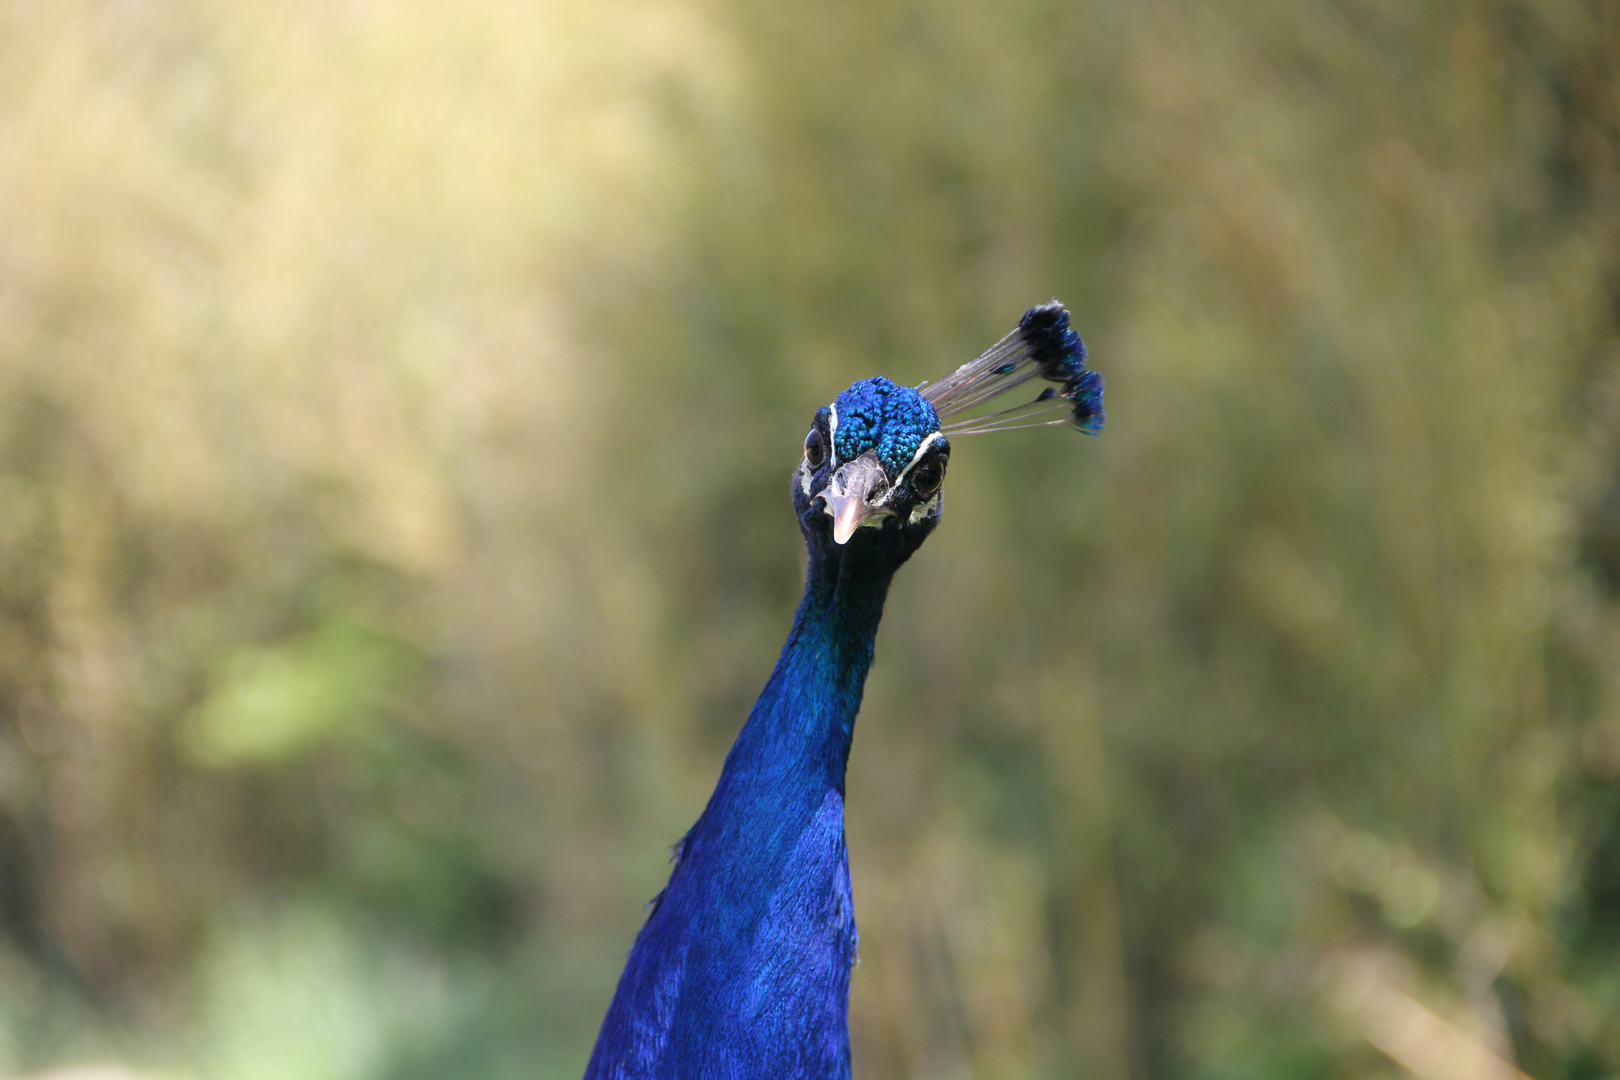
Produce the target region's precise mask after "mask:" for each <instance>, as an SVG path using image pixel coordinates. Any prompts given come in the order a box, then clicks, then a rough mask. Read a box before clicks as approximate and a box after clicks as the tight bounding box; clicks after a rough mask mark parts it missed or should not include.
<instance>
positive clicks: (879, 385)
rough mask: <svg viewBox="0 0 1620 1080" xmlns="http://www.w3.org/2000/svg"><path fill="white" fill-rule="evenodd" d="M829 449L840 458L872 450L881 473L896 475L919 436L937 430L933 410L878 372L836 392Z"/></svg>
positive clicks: (848, 458) (908, 389)
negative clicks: (835, 427) (835, 426)
mask: <svg viewBox="0 0 1620 1080" xmlns="http://www.w3.org/2000/svg"><path fill="white" fill-rule="evenodd" d="M833 407H834V408H835V409H837V410H838V430H837V433H836V435H835V438H834V448H835V449H836V450H837V453H838V459H839V460H840V461H854V460H855V459H856V458H857V457H860V456H861V454H863V453H865V452H866V451H868V450H876V451H877V456H878V461H879V462H881V463H882V465H883V468H884V471H886V472H888V473H889V474H890V475H891V476H898V475H899V474H900V470H901V469H904V468H905V467H906V465H907V464H908V463H909V462H910V461H911V459H912V457H913V455H915V454H916V453H917V448H918V447H920V446H921V445H922V442H923V440H924V439H926V438H927V437H928V436H930V435H932V434H933V433H934V432H936V431H938V430H939V414H938V413H937V412H935V411H934V407H933V406H932V405H930V404H929V403H928V399H927V398H925V397H923V396H922V395H921V394H919V393H918V392H917V391H915V390H913V389H912V388H911V387H909V386H899V385H897V384H896V383H894V382H893V381H891V380H889V379H885V378H883V377H882V376H881V375H880V376H878V377H877V378H875V379H862V380H861V381H860V382H858V383H855V384H854V385H853V386H851V387H850V388H849V389H848V390H845V391H844V392H843V393H842V394H839V395H838V400H837V401H836V402H835V403H834V404H833Z"/></svg>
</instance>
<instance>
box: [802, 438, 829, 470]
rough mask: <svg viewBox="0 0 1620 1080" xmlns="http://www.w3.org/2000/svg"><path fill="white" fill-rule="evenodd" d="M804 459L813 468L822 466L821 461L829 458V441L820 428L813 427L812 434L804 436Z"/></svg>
mask: <svg viewBox="0 0 1620 1080" xmlns="http://www.w3.org/2000/svg"><path fill="white" fill-rule="evenodd" d="M804 460H806V461H808V462H809V463H810V467H811V468H812V469H819V468H821V463H822V462H823V461H826V460H827V441H826V440H825V439H823V438H822V437H821V429H820V428H811V429H810V434H808V435H806V436H805V437H804Z"/></svg>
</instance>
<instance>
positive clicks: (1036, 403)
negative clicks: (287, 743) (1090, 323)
mask: <svg viewBox="0 0 1620 1080" xmlns="http://www.w3.org/2000/svg"><path fill="white" fill-rule="evenodd" d="M1037 378H1038V379H1041V380H1044V381H1046V382H1050V383H1054V384H1056V385H1053V386H1047V387H1043V388H1042V389H1041V391H1040V392H1039V393H1038V394H1036V395H1035V397H1034V399H1033V400H1030V401H1026V402H1024V403H1023V404H1021V405H1014V406H1013V407H1012V408H1010V409H1002V410H1001V411H999V412H992V413H985V414H981V415H977V416H972V417H967V418H964V419H961V420H957V421H954V422H951V423H947V424H945V425H943V426H942V427H941V428H940V430H941V431H943V432H944V433H945V434H947V435H949V436H951V437H953V438H954V437H957V436H961V435H982V434H985V433H987V432H991V431H1013V430H1016V429H1018V428H1025V427H1041V426H1043V425H1046V424H1071V425H1073V426H1074V427H1076V428H1078V429H1079V430H1080V431H1083V432H1085V433H1086V434H1087V435H1095V434H1097V433H1098V432H1099V431H1101V430H1102V426H1103V420H1104V414H1103V403H1102V397H1103V379H1102V376H1101V375H1100V374H1098V373H1097V372H1095V371H1092V370H1091V369H1089V368H1087V367H1086V343H1085V342H1084V341H1081V340H1080V335H1079V334H1077V333H1076V332H1075V331H1074V329H1073V328H1072V327H1071V326H1070V325H1069V311H1068V309H1067V308H1065V307H1064V306H1063V305H1062V304H1060V303H1058V302H1057V301H1056V300H1054V301H1052V302H1051V303H1050V304H1041V305H1039V306H1037V307H1032V308H1030V309H1029V310H1028V311H1026V312H1024V317H1023V318H1022V319H1019V320H1018V326H1017V327H1016V328H1014V330H1013V331H1012V333H1010V334H1008V335H1007V336H1006V337H1004V338H1002V339H1001V340H1000V341H998V342H996V343H995V344H994V345H992V346H990V348H989V349H987V350H985V352H984V354H983V355H981V356H979V357H978V358H977V359H974V360H969V361H968V362H967V363H965V364H963V365H962V366H961V367H959V368H957V369H956V370H955V371H953V372H951V373H950V374H949V375H947V376H946V377H945V378H943V379H941V380H940V381H939V382H937V383H933V384H932V385H924V386H920V387H918V388H917V389H918V392H919V393H921V394H922V396H923V397H925V398H927V399H928V402H929V404H931V405H933V406H934V409H935V411H937V412H938V413H939V416H940V419H941V420H945V419H947V418H948V417H951V416H955V415H958V414H961V413H965V412H969V411H970V410H972V409H974V408H975V407H977V406H979V405H982V404H984V403H985V402H987V401H989V400H990V399H991V398H994V397H999V396H1000V395H1002V394H1005V393H1007V392H1008V391H1010V390H1014V389H1016V388H1018V387H1020V386H1022V385H1023V384H1024V383H1027V382H1029V381H1030V380H1032V379H1037Z"/></svg>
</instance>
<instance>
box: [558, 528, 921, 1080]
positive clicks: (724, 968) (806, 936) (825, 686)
mask: <svg viewBox="0 0 1620 1080" xmlns="http://www.w3.org/2000/svg"><path fill="white" fill-rule="evenodd" d="M809 546H810V566H809V569H808V572H807V573H806V575H805V591H804V599H803V600H802V601H801V602H800V604H799V610H798V613H797V614H796V615H795V616H794V618H793V629H792V631H791V632H790V633H789V634H788V639H787V644H786V645H785V646H783V648H782V655H781V658H780V659H779V660H778V661H777V664H776V669H775V670H774V671H773V672H772V673H771V677H770V681H769V682H767V683H766V685H765V690H764V692H763V693H761V694H760V696H759V700H758V701H757V702H756V703H755V704H754V708H753V711H752V712H751V713H750V714H749V716H748V722H747V723H746V724H744V725H743V730H742V732H741V733H740V734H739V735H738V736H737V741H736V743H735V744H733V746H732V748H731V752H730V753H729V754H728V755H727V756H726V763H725V766H724V768H723V769H722V770H721V774H720V781H719V783H718V784H716V785H715V790H714V794H713V795H712V796H711V797H710V798H709V804H708V806H707V807H706V808H705V809H704V811H703V816H702V817H700V818H699V819H698V821H697V824H695V825H694V826H692V829H691V831H690V832H688V833H687V835H686V837H685V839H684V840H682V841H681V844H680V846H679V849H678V853H677V857H676V866H675V870H674V872H673V873H672V874H671V875H670V880H669V885H668V886H667V887H666V888H665V890H664V892H663V893H662V894H661V895H660V896H659V897H658V899H657V900H656V901H655V902H654V904H653V911H652V914H651V915H650V916H649V917H648V919H647V924H646V926H644V927H643V928H642V931H641V934H640V935H639V936H638V937H637V939H636V944H635V947H634V948H633V949H632V950H631V954H630V958H629V962H628V963H627V964H626V965H625V969H624V975H623V977H622V978H621V979H620V982H619V989H618V992H617V993H616V994H615V995H614V999H613V1004H612V1006H611V1007H610V1008H609V1010H608V1015H607V1018H606V1020H605V1021H604V1022H603V1025H602V1033H601V1036H600V1037H599V1039H598V1042H597V1045H596V1050H595V1052H594V1053H593V1054H592V1055H591V1062H590V1065H589V1066H588V1067H587V1070H586V1078H587V1080H610V1078H611V1080H642V1078H646V1080H652V1078H660V1080H661V1078H666V1077H684V1076H692V1077H707V1076H770V1077H773V1078H779V1080H848V1077H849V1075H850V1055H849V975H850V969H851V967H852V966H853V964H854V960H855V941H856V934H855V910H854V903H853V900H852V898H851V895H850V888H849V863H848V859H847V858H846V856H845V850H844V797H843V796H844V769H845V765H846V764H847V762H848V760H849V746H850V738H851V736H852V734H853V733H854V728H855V715H856V713H857V712H858V711H859V710H860V705H861V693H862V690H863V688H864V687H865V684H866V674H867V672H868V670H870V668H871V666H872V647H873V642H874V640H875V638H876V636H877V628H878V622H879V620H880V619H881V618H882V615H883V601H884V598H885V596H886V595H887V593H888V589H889V581H890V579H891V578H892V577H893V575H894V570H895V568H896V567H897V566H898V565H899V563H898V562H895V561H892V560H884V559H878V558H870V557H862V556H860V555H853V556H852V553H851V552H849V551H848V550H847V549H837V550H829V549H828V548H827V547H826V546H825V545H822V544H818V543H816V542H815V541H813V540H812V542H811V543H810V545H809ZM901 561H903V560H901Z"/></svg>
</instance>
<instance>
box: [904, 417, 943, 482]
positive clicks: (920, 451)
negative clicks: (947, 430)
mask: <svg viewBox="0 0 1620 1080" xmlns="http://www.w3.org/2000/svg"><path fill="white" fill-rule="evenodd" d="M944 437H945V436H944V435H942V434H941V433H940V432H937V431H936V432H934V433H933V434H932V435H930V436H928V438H926V439H924V440H923V441H922V445H921V446H919V447H917V452H916V453H915V454H912V455H911V462H910V463H909V464H908V465H906V467H905V468H903V469H901V470H900V475H899V476H898V477H897V478H896V479H895V481H894V489H895V490H896V491H898V490H899V489H900V485H901V484H903V483H905V481H906V474H907V473H909V472H911V470H912V469H914V468H916V466H917V462H919V461H921V460H922V456H923V455H924V454H926V453H927V452H928V448H929V447H930V446H933V445H934V444H935V443H936V442H938V441H939V440H940V439H942V438H944Z"/></svg>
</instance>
